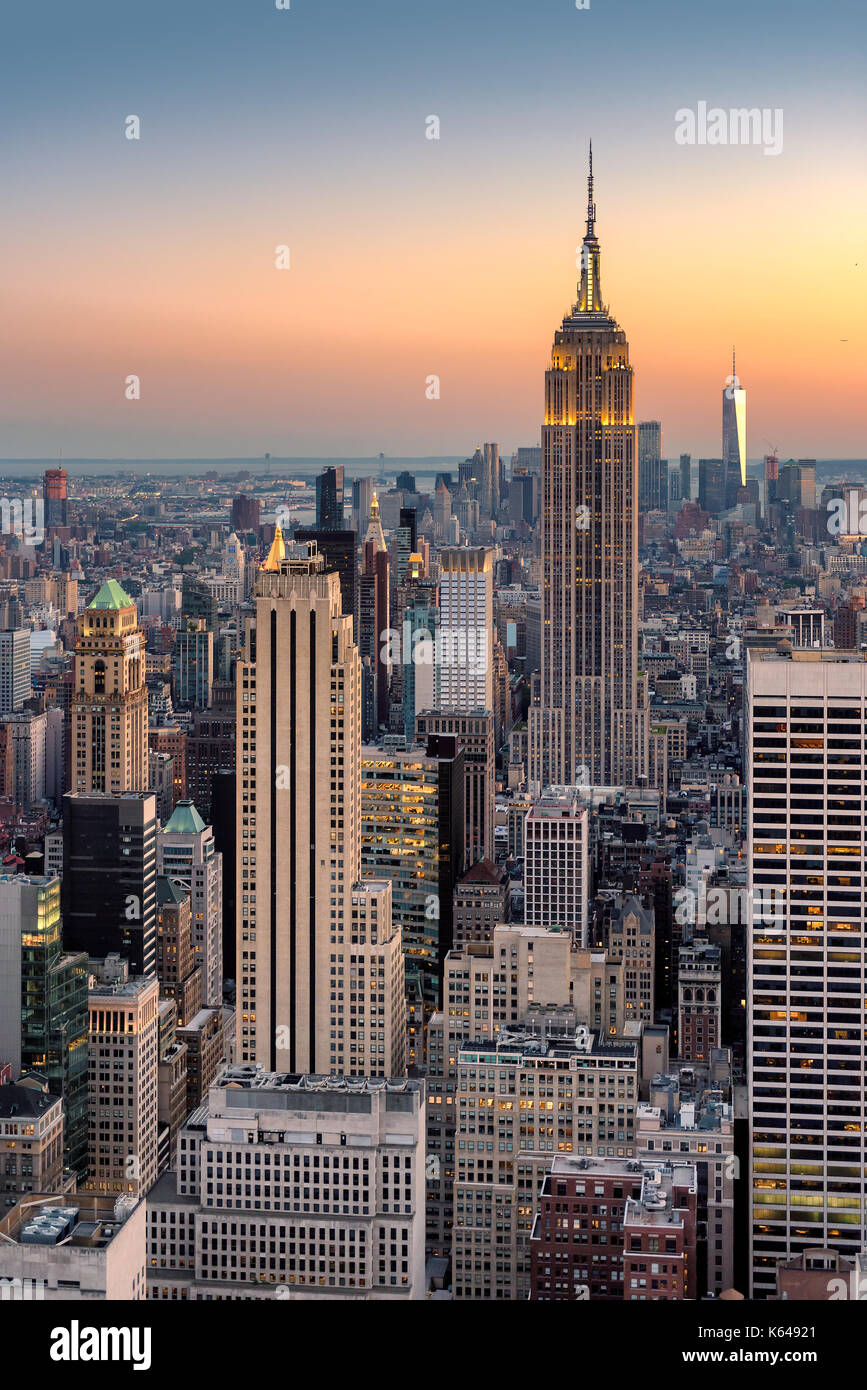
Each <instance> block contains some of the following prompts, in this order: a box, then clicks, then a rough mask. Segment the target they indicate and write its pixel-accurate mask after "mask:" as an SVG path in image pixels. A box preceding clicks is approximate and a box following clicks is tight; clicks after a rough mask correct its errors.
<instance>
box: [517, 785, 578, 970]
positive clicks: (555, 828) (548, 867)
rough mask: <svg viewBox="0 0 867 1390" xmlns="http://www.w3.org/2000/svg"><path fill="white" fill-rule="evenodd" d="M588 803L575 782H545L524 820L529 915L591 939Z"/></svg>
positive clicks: (534, 921)
mask: <svg viewBox="0 0 867 1390" xmlns="http://www.w3.org/2000/svg"><path fill="white" fill-rule="evenodd" d="M588 847H589V833H588V821H587V808H586V807H585V806H584V805H583V804H582V803H581V801H580V800H579V798H578V794H577V791H576V789H575V788H574V787H546V789H545V791H544V792H543V794H542V796H541V797H539V798H538V799H537V800H536V801H535V802H534V803H533V806H532V809H531V810H530V812H529V813H528V815H527V818H526V822H525V825H524V895H525V896H524V921H525V922H526V923H527V925H528V926H533V927H561V928H563V929H564V930H566V931H568V932H571V934H572V936H573V938H574V940H575V943H576V945H578V946H586V945H587V899H588V897H589V893H590V878H589V861H588Z"/></svg>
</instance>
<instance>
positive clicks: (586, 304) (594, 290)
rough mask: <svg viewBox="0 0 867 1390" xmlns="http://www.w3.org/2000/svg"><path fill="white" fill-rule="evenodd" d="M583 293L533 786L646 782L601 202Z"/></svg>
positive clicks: (547, 437) (623, 442) (533, 729)
mask: <svg viewBox="0 0 867 1390" xmlns="http://www.w3.org/2000/svg"><path fill="white" fill-rule="evenodd" d="M587 194H588V197H587V230H586V233H585V235H584V240H583V242H582V245H581V259H580V266H581V281H580V284H579V286H578V300H577V303H576V304H575V305H574V306H573V307H572V309H571V311H570V312H569V313H568V314H567V315H566V317H565V318H564V319H563V322H562V324H561V326H560V328H559V329H558V330H557V331H556V333H555V334H554V345H553V347H552V349H551V366H550V368H549V370H548V371H547V372H546V373H545V423H544V425H543V427H542V522H541V525H542V670H541V679H540V680H539V681H538V682H537V686H536V690H535V691H534V701H533V706H532V707H531V709H530V783H531V786H532V787H533V789H534V790H535V791H537V792H538V790H540V789H541V787H543V786H545V785H546V784H548V783H555V784H574V783H588V782H589V783H592V784H593V785H596V786H599V785H603V786H605V785H609V786H610V785H626V786H635V785H637V784H638V783H639V780H640V779H641V778H642V777H643V776H644V774H645V769H646V746H647V684H646V677H644V676H639V673H638V517H637V502H638V462H637V450H636V431H635V425H634V423H633V418H634V417H633V405H632V392H633V373H632V367H631V366H630V365H629V345H628V343H627V341H626V334H625V333H624V331H623V329H622V328H620V326H619V325H618V323H617V322H616V320H615V319H614V318H613V317H612V316H611V314H610V313H609V311H608V309H607V307H606V306H605V304H604V303H603V301H602V286H601V278H600V247H599V240H598V238H597V236H596V206H595V204H594V201H593V152H592V147H591V152H590V173H589V177H588V180H587Z"/></svg>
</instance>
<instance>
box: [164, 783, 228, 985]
mask: <svg viewBox="0 0 867 1390" xmlns="http://www.w3.org/2000/svg"><path fill="white" fill-rule="evenodd" d="M157 873H159V874H165V875H166V877H168V878H171V879H172V881H173V882H174V883H180V884H182V885H183V887H184V888H185V890H186V891H187V893H189V895H190V911H191V914H192V938H193V949H194V950H195V953H196V965H200V966H201V967H202V1002H203V1003H204V1004H206V1005H208V1006H209V1007H210V1008H217V1007H219V1005H220V1004H222V1002H223V856H222V854H219V853H218V852H217V849H216V845H215V843H214V832H213V830H212V829H211V827H210V826H209V825H206V824H205V822H204V821H203V820H202V817H201V816H200V815H199V813H198V811H197V809H196V807H195V806H194V805H193V803H192V802H191V801H179V802H178V804H177V806H176V807H175V810H174V813H173V814H172V817H171V819H170V820H169V821H168V822H167V823H166V824H165V825H164V826H163V827H162V829H161V830H160V831H158V832H157Z"/></svg>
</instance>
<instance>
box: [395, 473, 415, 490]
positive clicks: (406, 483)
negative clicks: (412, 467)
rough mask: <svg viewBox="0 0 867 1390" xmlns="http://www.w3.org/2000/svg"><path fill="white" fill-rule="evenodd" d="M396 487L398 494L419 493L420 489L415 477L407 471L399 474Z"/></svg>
mask: <svg viewBox="0 0 867 1390" xmlns="http://www.w3.org/2000/svg"><path fill="white" fill-rule="evenodd" d="M394 485H395V487H396V488H397V490H398V492H418V488H417V487H416V485H415V475H414V474H413V473H409V472H407V471H406V470H405V471H404V472H403V473H398V475H397V477H396V478H395V480H394Z"/></svg>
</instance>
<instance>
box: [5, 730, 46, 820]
mask: <svg viewBox="0 0 867 1390" xmlns="http://www.w3.org/2000/svg"><path fill="white" fill-rule="evenodd" d="M3 724H4V725H5V728H6V738H7V741H8V742H9V743H11V746H12V767H13V775H14V779H15V792H14V795H15V802H16V804H17V805H18V806H20V807H21V809H22V810H24V811H29V810H30V808H31V807H32V806H34V805H36V804H37V802H40V801H43V800H44V799H45V753H46V736H47V730H48V719H47V716H46V715H45V714H33V713H32V712H31V711H30V710H21V711H19V713H18V714H7V715H6V717H5V718H4V720H3Z"/></svg>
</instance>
